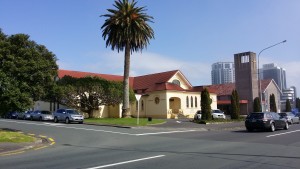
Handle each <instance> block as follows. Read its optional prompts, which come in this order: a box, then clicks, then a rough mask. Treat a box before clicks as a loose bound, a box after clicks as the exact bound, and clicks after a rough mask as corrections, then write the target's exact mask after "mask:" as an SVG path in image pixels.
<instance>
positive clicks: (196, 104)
mask: <svg viewBox="0 0 300 169" xmlns="http://www.w3.org/2000/svg"><path fill="white" fill-rule="evenodd" d="M195 107H198V99H197V97H196V96H195Z"/></svg>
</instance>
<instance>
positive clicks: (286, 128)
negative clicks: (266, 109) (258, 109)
mask: <svg viewBox="0 0 300 169" xmlns="http://www.w3.org/2000/svg"><path fill="white" fill-rule="evenodd" d="M284 129H285V130H288V129H289V123H288V122H286V123H285V126H284Z"/></svg>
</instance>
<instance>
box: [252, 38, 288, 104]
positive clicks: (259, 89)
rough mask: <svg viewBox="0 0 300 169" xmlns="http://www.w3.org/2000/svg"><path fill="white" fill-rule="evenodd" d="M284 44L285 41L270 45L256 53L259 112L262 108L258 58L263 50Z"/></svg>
mask: <svg viewBox="0 0 300 169" xmlns="http://www.w3.org/2000/svg"><path fill="white" fill-rule="evenodd" d="M285 42H286V40H284V41H281V42H279V43H276V44H274V45H271V46H269V47H266V48H264V49H263V50H261V51H260V52H259V53H258V60H257V64H258V66H257V70H258V86H259V100H260V106H261V110H263V106H262V92H261V82H260V76H259V56H260V54H261V53H262V52H263V51H265V50H267V49H270V48H272V47H274V46H277V45H279V44H282V43H285Z"/></svg>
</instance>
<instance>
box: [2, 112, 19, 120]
mask: <svg viewBox="0 0 300 169" xmlns="http://www.w3.org/2000/svg"><path fill="white" fill-rule="evenodd" d="M4 118H5V119H17V118H18V113H17V112H8V113H5V114H4Z"/></svg>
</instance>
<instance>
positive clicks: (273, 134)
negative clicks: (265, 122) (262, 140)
mask: <svg viewBox="0 0 300 169" xmlns="http://www.w3.org/2000/svg"><path fill="white" fill-rule="evenodd" d="M299 131H300V130H294V131H289V132H285V133H279V134H273V135H268V136H266V137H275V136H280V135H285V134H291V133H295V132H299Z"/></svg>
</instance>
